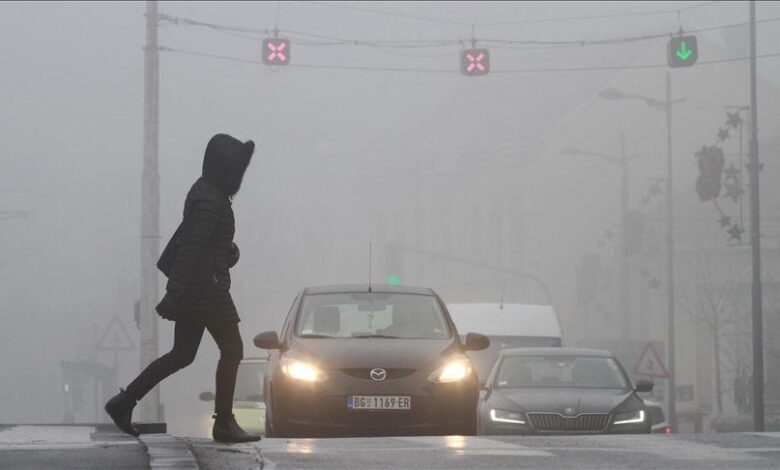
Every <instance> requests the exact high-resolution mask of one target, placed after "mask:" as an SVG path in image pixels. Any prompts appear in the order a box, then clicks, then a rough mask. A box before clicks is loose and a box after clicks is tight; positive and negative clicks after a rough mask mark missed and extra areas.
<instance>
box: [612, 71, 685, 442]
mask: <svg viewBox="0 0 780 470" xmlns="http://www.w3.org/2000/svg"><path fill="white" fill-rule="evenodd" d="M599 96H600V97H601V98H604V99H611V100H619V99H632V98H633V99H638V100H641V101H643V102H644V103H645V104H647V105H648V106H650V107H652V108H654V109H659V110H661V111H664V112H665V113H666V167H667V168H666V229H667V231H666V247H667V253H666V255H667V257H666V269H667V275H666V294H667V316H666V362H667V364H666V366H667V368H668V370H669V381H668V384H669V386H668V390H667V393H666V407H667V412H668V414H669V423H670V424H671V425H672V429H674V430H677V411H676V400H675V356H674V199H673V187H674V186H673V180H672V105H674V104H677V103H681V102H683V101H685V98H681V99H677V100H672V78H671V73H669V72H666V99H664V100H656V99H653V98H648V97H646V96H642V95H636V94H630V93H623V92H622V91H620V90H616V89H614V88H609V89H606V90H604V91H602V92H601V93H599Z"/></svg>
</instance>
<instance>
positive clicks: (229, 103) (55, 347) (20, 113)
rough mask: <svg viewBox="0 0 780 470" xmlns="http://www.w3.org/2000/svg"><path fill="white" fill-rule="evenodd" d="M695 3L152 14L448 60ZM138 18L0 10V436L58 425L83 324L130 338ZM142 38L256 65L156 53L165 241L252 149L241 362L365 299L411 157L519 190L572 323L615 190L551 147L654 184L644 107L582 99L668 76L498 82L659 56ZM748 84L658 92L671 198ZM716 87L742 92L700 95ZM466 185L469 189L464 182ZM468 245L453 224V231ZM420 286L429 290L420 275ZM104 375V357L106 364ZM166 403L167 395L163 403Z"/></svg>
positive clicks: (773, 84)
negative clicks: (325, 296) (665, 108)
mask: <svg viewBox="0 0 780 470" xmlns="http://www.w3.org/2000/svg"><path fill="white" fill-rule="evenodd" d="M696 3H697V2H631V3H630V4H629V2H570V3H569V2H523V3H521V2H419V3H410V2H371V3H368V2H365V3H359V4H358V3H346V4H345V5H348V6H360V7H361V8H366V9H375V10H377V11H384V12H396V13H406V14H414V15H419V16H426V17H432V18H440V19H447V20H452V21H453V22H458V23H464V24H443V23H440V22H433V21H425V20H420V19H412V18H403V17H396V16H390V15H381V14H371V13H368V12H361V11H356V10H349V9H343V8H336V7H333V6H327V5H316V4H307V3H305V2H289V3H288V2H282V3H281V4H278V3H277V2H261V3H249V2H238V3H231V2H219V3H216V2H191V3H187V2H176V3H165V2H163V3H160V5H159V10H160V13H165V14H169V15H172V16H180V17H185V18H190V19H194V20H199V21H205V22H210V23H217V24H230V25H239V26H248V27H257V28H267V29H269V30H270V29H273V28H274V26H276V19H277V16H278V26H279V28H280V29H282V30H288V31H295V32H303V33H307V34H310V35H320V36H336V37H339V38H348V39H354V40H376V41H379V40H385V41H392V40H416V41H424V40H436V39H460V40H463V41H464V42H465V43H466V44H468V40H469V39H470V38H471V34H472V32H471V28H470V27H469V26H467V24H471V23H473V24H476V25H481V24H486V23H496V22H502V21H511V20H521V19H522V20H525V19H542V18H561V17H572V16H583V15H608V14H614V13H626V12H654V11H666V10H674V9H676V8H682V7H687V6H690V5H694V4H696ZM144 11H145V4H144V3H143V2H114V3H109V2H83V3H79V2H62V3H59V2H57V3H55V2H29V3H24V2H3V3H0V58H2V65H0V142H2V147H3V148H2V151H1V152H0V159H1V160H0V164H1V165H2V171H0V210H24V211H30V214H29V215H28V216H27V218H26V219H14V220H7V221H0V246H2V249H0V353H1V354H0V422H58V421H60V420H61V418H62V398H61V391H60V387H61V375H60V374H61V372H60V367H59V361H60V360H64V359H75V358H76V357H77V356H78V355H79V354H88V353H89V351H90V350H91V347H92V342H93V340H94V336H95V328H97V330H98V332H100V331H101V330H102V328H104V327H105V325H106V324H107V323H108V321H109V320H110V319H111V317H112V316H113V315H115V314H118V315H120V316H121V317H122V319H123V321H124V323H125V325H126V326H127V327H128V328H129V329H130V332H131V335H133V338H134V340H135V341H136V344H137V331H136V330H135V325H134V324H133V321H132V309H133V302H134V301H135V300H136V299H137V298H138V296H139V281H138V276H139V271H140V268H139V263H140V257H139V231H140V222H139V221H140V180H141V164H142V160H141V156H142V148H143V147H142V128H143V50H142V47H143V44H144V28H145V20H144V16H143V14H144ZM747 15H748V7H747V3H740V2H722V3H719V4H716V5H706V6H702V7H700V8H696V9H692V10H687V11H685V12H684V13H683V14H682V22H683V24H682V26H683V27H684V28H685V29H696V28H705V27H710V26H717V25H722V24H731V23H737V22H742V21H746V20H747ZM758 16H759V18H773V17H778V16H780V2H760V3H759V4H758ZM679 26H680V25H679V24H678V20H677V15H676V14H674V13H673V14H663V15H646V16H634V17H624V18H619V19H608V18H607V19H600V20H590V21H584V20H572V21H558V22H539V23H524V24H515V25H509V26H477V27H476V30H475V34H476V37H477V39H479V38H484V39H514V40H522V39H526V40H561V41H563V40H586V39H602V38H612V37H621V36H636V35H642V34H656V33H664V32H672V31H676V30H677V29H678V28H679ZM758 31H759V41H758V43H759V53H778V52H780V48H779V46H778V45H777V44H778V43H779V41H780V28H777V27H776V24H775V23H767V24H766V25H762V26H760V27H759V30H758ZM746 32H747V29H746V28H739V29H734V30H729V32H728V33H726V34H723V33H722V31H721V30H715V31H710V32H705V33H699V34H698V37H699V44H700V48H701V53H700V57H699V61H708V60H716V59H725V58H731V57H739V56H744V55H746V54H747V50H746V49H745V45H746V44H747V43H746V41H745V37H744V34H746ZM740 34H742V36H740ZM296 37H297V38H300V37H301V36H300V35H298V36H296ZM311 38H314V36H311ZM311 40H314V39H311ZM159 42H160V45H161V46H164V47H168V48H173V49H181V50H189V51H197V52H201V53H206V54H215V55H222V56H229V57H234V58H242V59H247V60H253V59H254V60H256V61H257V62H258V64H251V63H242V62H231V61H227V60H219V59H211V58H206V57H198V56H191V55H185V54H180V53H175V52H166V51H163V52H161V53H160V84H161V87H160V152H159V159H160V164H159V173H160V208H161V209H160V214H161V223H160V226H161V237H162V238H163V240H162V241H161V243H165V241H167V238H168V237H169V236H170V234H171V233H172V232H173V230H174V228H175V227H176V225H177V224H178V223H179V222H180V220H181V211H182V204H183V201H184V196H185V195H186V191H187V190H188V189H189V186H190V185H191V184H192V183H193V181H194V180H195V179H196V178H197V177H198V176H199V175H200V168H201V161H202V160H201V159H202V155H203V150H204V149H205V145H206V143H207V141H208V139H209V138H210V137H211V136H212V135H213V134H215V133H218V132H227V133H230V134H232V135H234V136H236V137H238V138H240V139H253V140H254V141H255V142H256V144H257V147H256V153H255V158H254V160H253V162H252V165H251V166H250V168H249V169H248V172H247V174H246V177H245V179H244V185H243V188H242V191H241V193H240V194H239V195H238V197H237V198H236V200H235V202H234V209H235V213H236V220H237V233H236V241H237V243H238V244H239V246H240V247H241V252H242V259H241V261H240V263H239V264H238V265H237V266H236V269H234V270H233V271H232V274H233V278H234V282H233V294H234V297H235V299H236V303H237V305H238V307H239V312H240V315H241V316H242V318H243V321H242V323H241V328H242V335H243V337H244V341H245V345H246V350H247V355H252V354H257V352H256V351H257V350H256V349H254V347H253V346H252V347H251V349H250V345H251V338H252V336H253V335H254V334H255V333H257V332H259V331H262V330H265V329H274V328H276V329H278V328H279V326H280V325H281V321H282V319H283V316H284V314H285V313H286V311H287V309H288V308H289V305H290V302H291V301H292V299H293V296H294V295H295V293H296V292H297V291H298V290H299V289H300V288H302V287H304V286H306V285H312V284H330V283H342V282H365V281H366V280H367V279H366V277H367V270H368V266H367V264H368V260H367V252H368V244H369V242H376V243H377V244H378V243H380V242H382V241H387V240H392V239H405V240H407V241H408V242H410V243H411V241H413V239H414V238H413V237H414V235H413V234H414V232H415V229H416V227H415V226H413V225H409V224H406V225H405V226H404V227H402V228H399V227H398V226H393V223H389V228H387V230H388V231H392V233H385V234H381V233H379V234H378V233H376V232H377V229H376V224H375V221H376V219H378V218H382V217H383V214H385V215H387V217H388V219H389V220H392V217H393V214H396V213H399V212H401V213H407V212H410V211H414V210H415V209H416V201H417V199H416V197H415V194H414V191H415V188H416V185H415V181H416V180H414V179H413V178H411V177H410V175H415V174H417V173H416V172H418V171H419V168H418V167H419V165H421V163H420V162H425V168H426V169H427V170H428V173H426V176H423V178H424V179H423V181H424V183H423V184H424V186H426V187H427V186H428V183H430V181H431V179H432V178H433V179H435V178H446V176H436V172H437V171H441V172H445V173H446V171H454V172H460V176H459V177H457V178H459V179H457V181H458V182H460V183H462V182H464V181H465V182H467V183H468V182H469V181H471V180H470V179H469V178H470V177H469V176H468V175H469V174H470V173H473V174H474V180H473V181H477V179H478V178H482V179H481V180H480V181H482V183H483V184H484V183H485V182H489V181H490V180H491V178H494V177H495V176H491V173H490V169H491V168H492V169H493V174H494V173H495V169H496V168H498V170H499V172H501V170H502V169H503V171H504V173H506V174H508V175H510V176H512V177H513V178H514V180H515V181H516V184H517V185H521V186H522V187H523V188H524V192H525V202H524V208H523V214H522V215H523V217H524V221H525V223H524V227H525V228H524V232H523V235H522V239H520V240H517V243H518V244H520V245H521V250H522V253H523V259H524V264H525V266H522V269H525V270H528V271H533V272H535V273H536V274H538V275H539V276H540V277H542V278H543V279H545V280H547V282H548V284H549V285H550V287H551V289H552V291H553V293H554V296H555V298H556V301H557V302H559V304H556V309H558V310H559V312H560V314H561V315H562V317H563V321H564V323H566V322H571V321H572V320H570V319H569V318H568V317H567V315H571V311H572V310H571V305H572V303H573V302H574V293H575V291H576V285H575V266H576V264H577V262H578V261H579V259H580V257H581V256H582V255H583V254H584V253H586V252H587V251H588V250H592V249H593V247H594V245H595V243H596V242H597V240H598V239H599V238H600V237H601V236H602V235H603V232H604V230H605V228H608V227H610V226H612V225H614V224H615V223H616V222H617V220H616V218H617V214H618V211H619V199H618V195H619V184H620V180H619V174H618V172H617V169H616V168H614V167H612V166H609V165H606V164H604V163H603V162H602V161H600V160H597V159H582V158H578V157H572V156H570V155H562V154H561V153H560V151H561V150H562V149H563V148H565V147H567V146H574V147H579V148H584V149H589V150H592V151H595V152H604V153H611V154H617V153H618V152H619V133H620V132H621V131H624V132H625V133H626V137H627V146H628V151H629V153H636V154H638V155H640V158H639V159H637V160H636V161H635V162H633V163H632V164H631V180H632V190H631V194H630V197H631V201H632V205H636V204H637V203H638V201H639V198H640V196H641V195H642V194H643V192H644V191H645V190H646V188H647V184H648V182H649V181H650V179H652V178H657V177H661V176H663V175H664V172H665V168H666V167H665V161H666V160H665V154H664V151H665V150H664V149H665V146H664V145H665V143H664V140H663V139H664V135H665V134H664V132H665V127H664V125H665V124H664V121H663V115H662V113H659V112H657V111H654V110H652V109H649V108H647V107H646V106H644V105H643V104H642V103H640V102H629V101H621V102H615V101H605V100H601V99H599V98H598V92H599V91H600V90H602V89H604V88H606V87H610V86H612V87H618V88H620V89H622V90H624V91H626V92H636V93H640V94H644V95H648V96H653V97H657V98H659V99H661V98H663V93H664V83H665V82H664V76H665V69H664V68H657V69H635V70H622V71H621V70H618V71H615V70H606V71H593V72H569V73H549V72H534V73H499V71H500V70H502V69H503V70H505V71H506V70H521V69H545V68H561V67H591V66H593V67H595V66H613V65H628V64H663V63H665V60H666V59H665V46H666V40H664V39H657V40H654V41H646V42H637V43H631V44H627V45H616V46H587V47H560V48H529V47H524V48H521V47H516V48H498V47H497V48H495V49H491V63H492V67H493V70H494V71H495V72H496V73H491V74H490V75H488V76H485V77H464V76H462V75H460V74H459V73H457V71H458V53H459V50H460V49H461V46H460V45H448V46H446V47H437V48H427V49H420V50H415V49H410V50H404V49H401V50H399V49H393V50H391V51H390V52H388V51H387V50H379V49H376V48H370V47H365V46H359V47H358V46H344V45H341V46H324V45H307V44H304V42H305V41H304V40H302V39H299V41H298V43H296V41H295V40H293V46H292V47H293V52H292V63H293V64H307V65H320V66H324V65H357V66H363V67H377V68H378V67H391V68H392V67H396V68H418V69H426V70H452V71H453V73H451V74H446V73H425V72H383V71H367V70H363V71H361V70H334V69H326V68H302V67H293V66H291V67H288V68H279V69H278V70H277V69H274V70H270V69H268V68H267V67H265V66H263V65H262V64H259V62H260V60H259V49H260V44H259V40H257V39H252V38H246V37H237V36H235V35H230V34H225V33H221V32H218V31H214V30H211V29H207V28H202V27H195V26H184V25H172V24H169V23H165V24H164V26H162V27H161V28H160V32H159ZM747 67H748V63H747V62H746V61H740V62H734V63H729V64H718V65H702V66H697V67H693V68H691V69H679V70H675V71H674V73H673V77H674V78H673V80H674V95H675V97H683V96H684V97H686V98H687V102H686V104H685V106H681V107H680V108H679V112H678V113H677V112H676V115H675V119H676V121H675V122H676V123H679V127H676V128H675V139H676V141H675V154H676V155H678V156H679V157H678V158H676V159H675V167H674V171H675V173H676V185H675V187H676V190H677V191H679V192H680V193H685V192H687V193H688V194H689V199H690V198H691V197H690V191H691V190H692V188H693V181H694V179H695V175H696V171H697V170H696V167H695V161H694V160H693V158H692V155H693V152H695V151H696V150H697V149H698V148H699V147H700V146H701V145H702V143H704V142H708V143H709V142H710V140H711V136H712V135H713V134H714V132H715V131H716V130H717V127H718V126H719V125H721V124H722V122H721V121H722V116H725V113H724V111H723V107H724V106H725V105H733V104H746V103H748V101H749V94H748V93H749V89H748V75H747V71H748V68H747ZM759 73H760V75H761V79H762V80H763V84H762V87H763V88H762V89H761V90H762V91H763V92H765V93H766V94H767V95H773V96H775V97H777V94H778V92H777V91H776V90H775V88H777V87H780V79H778V77H780V60H778V58H768V59H764V60H761V61H760V62H759ZM734 74H736V76H737V77H739V78H737V79H731V78H730V79H729V81H728V82H721V81H720V78H719V77H725V76H727V75H728V76H733V75H734ZM740 74H742V75H740ZM724 80H725V79H724ZM723 83H728V84H727V85H725V86H724V85H723ZM735 84H736V85H735ZM759 112H760V119H761V122H763V123H764V126H763V127H762V138H763V136H764V135H767V136H768V135H770V134H771V133H772V132H774V129H775V128H776V127H777V118H776V117H774V116H773V114H775V113H774V110H773V109H771V108H768V107H763V108H762V107H761V106H759ZM762 143H763V142H762ZM485 168H487V169H488V173H487V176H482V177H479V176H477V173H478V172H479V171H482V170H484V169H485ZM464 174H465V175H466V176H465V177H464V176H463V175H464ZM453 181H454V180H453ZM426 182H427V183H426ZM474 184H475V187H476V183H474ZM764 184H765V185H771V182H767V183H764ZM472 189H473V188H469V186H468V185H466V186H464V191H469V190H472ZM475 194H476V193H475ZM683 199H684V197H683ZM690 200H692V199H690ZM434 202H435V201H434ZM765 205H766V208H765V210H766V211H768V213H772V211H775V212H776V210H777V202H776V200H775V201H767V202H766V204H765ZM467 230H468V226H467V225H466V226H462V227H453V231H456V232H457V231H467ZM436 243H437V241H436V240H428V244H429V245H434V246H427V248H429V249H434V248H435V245H436ZM454 254H455V255H461V256H467V255H468V253H454ZM377 256H380V255H377ZM378 274H380V273H378ZM380 277H381V276H380ZM161 279H162V278H161ZM428 283H429V284H430V285H431V287H434V288H435V287H436V286H437V285H436V284H437V281H436V280H435V279H430V280H429V282H428ZM442 294H444V295H445V300H446V294H447V293H446V292H443V293H442ZM567 309H568V310H567ZM160 328H161V330H160V331H161V333H160V336H161V338H160V349H161V352H164V351H165V350H167V349H168V347H169V345H170V338H171V336H172V327H171V325H170V324H169V323H167V322H161V324H160ZM216 357H217V353H216V347H215V346H214V345H213V342H212V341H211V340H210V339H208V338H207V339H205V340H204V342H203V346H202V349H201V351H200V352H199V358H198V360H197V361H196V364H195V365H194V366H193V367H191V368H190V369H187V370H186V371H184V372H182V373H180V374H178V375H177V376H175V377H173V378H172V379H170V380H169V381H167V382H165V384H164V388H163V400H164V401H166V403H167V404H168V410H167V412H168V414H169V418H171V419H169V422H170V421H174V422H173V423H170V425H171V426H172V429H173V430H174V431H176V429H177V427H176V426H181V427H180V428H178V429H183V428H184V426H185V424H186V425H190V424H191V423H192V422H194V420H195V418H187V417H186V416H187V415H194V414H197V413H201V414H203V413H206V414H207V413H208V407H209V405H208V404H203V403H201V402H198V401H197V398H196V395H197V394H196V393H195V394H193V393H192V390H198V391H200V390H201V389H202V390H207V389H213V385H212V382H213V368H214V366H215V365H216ZM101 360H104V361H105V362H106V363H110V362H111V361H112V360H113V358H112V356H111V355H107V354H106V355H103V356H101ZM120 360H121V365H122V369H121V377H120V384H121V385H125V384H126V382H127V381H128V380H129V379H131V378H132V377H133V376H134V374H135V373H136V372H137V365H138V358H137V352H133V353H130V354H123V355H122V356H120ZM176 394H179V395H176ZM173 396H183V398H181V400H180V401H177V402H174V401H173V400H172V399H171V398H172V397H173ZM90 406H91V405H88V406H87V408H86V410H83V411H82V417H83V419H85V420H91V419H92V412H91V409H90ZM193 410H195V411H193ZM187 419H191V421H187ZM198 419H199V418H198ZM177 420H178V421H177ZM192 425H193V426H194V424H192Z"/></svg>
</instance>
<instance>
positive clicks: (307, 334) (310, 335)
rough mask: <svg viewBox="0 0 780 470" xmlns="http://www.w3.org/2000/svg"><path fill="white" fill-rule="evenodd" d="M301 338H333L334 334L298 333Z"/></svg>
mask: <svg viewBox="0 0 780 470" xmlns="http://www.w3.org/2000/svg"><path fill="white" fill-rule="evenodd" d="M298 337H299V338H304V339H306V338H333V336H330V335H318V334H316V333H306V334H302V335H298Z"/></svg>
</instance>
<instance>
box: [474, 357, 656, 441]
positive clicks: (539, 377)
mask: <svg viewBox="0 0 780 470" xmlns="http://www.w3.org/2000/svg"><path fill="white" fill-rule="evenodd" d="M652 389H653V383H652V382H647V381H639V382H637V385H636V387H634V386H632V385H631V381H630V380H629V378H628V376H627V375H626V372H625V370H623V367H622V366H621V365H620V362H618V360H617V359H616V358H615V356H614V355H613V354H612V353H611V352H608V351H599V350H591V349H572V348H516V349H504V350H502V351H501V353H500V355H499V357H498V359H497V360H496V362H495V364H494V366H493V369H492V370H491V372H490V375H489V376H488V379H487V382H486V385H485V387H484V388H483V389H482V390H481V394H480V401H479V410H478V414H479V418H478V428H477V432H478V433H479V434H482V435H494V434H618V433H619V434H624V433H625V434H631V433H649V432H650V419H649V416H648V412H647V408H646V405H645V403H644V401H643V400H642V399H641V398H639V396H638V395H637V392H649V391H651V390H652Z"/></svg>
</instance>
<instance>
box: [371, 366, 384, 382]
mask: <svg viewBox="0 0 780 470" xmlns="http://www.w3.org/2000/svg"><path fill="white" fill-rule="evenodd" d="M368 375H369V377H371V380H373V381H374V382H381V381H383V380H385V379H386V378H387V371H386V370H384V369H379V368H376V369H371V372H370V373H369V374H368Z"/></svg>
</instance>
